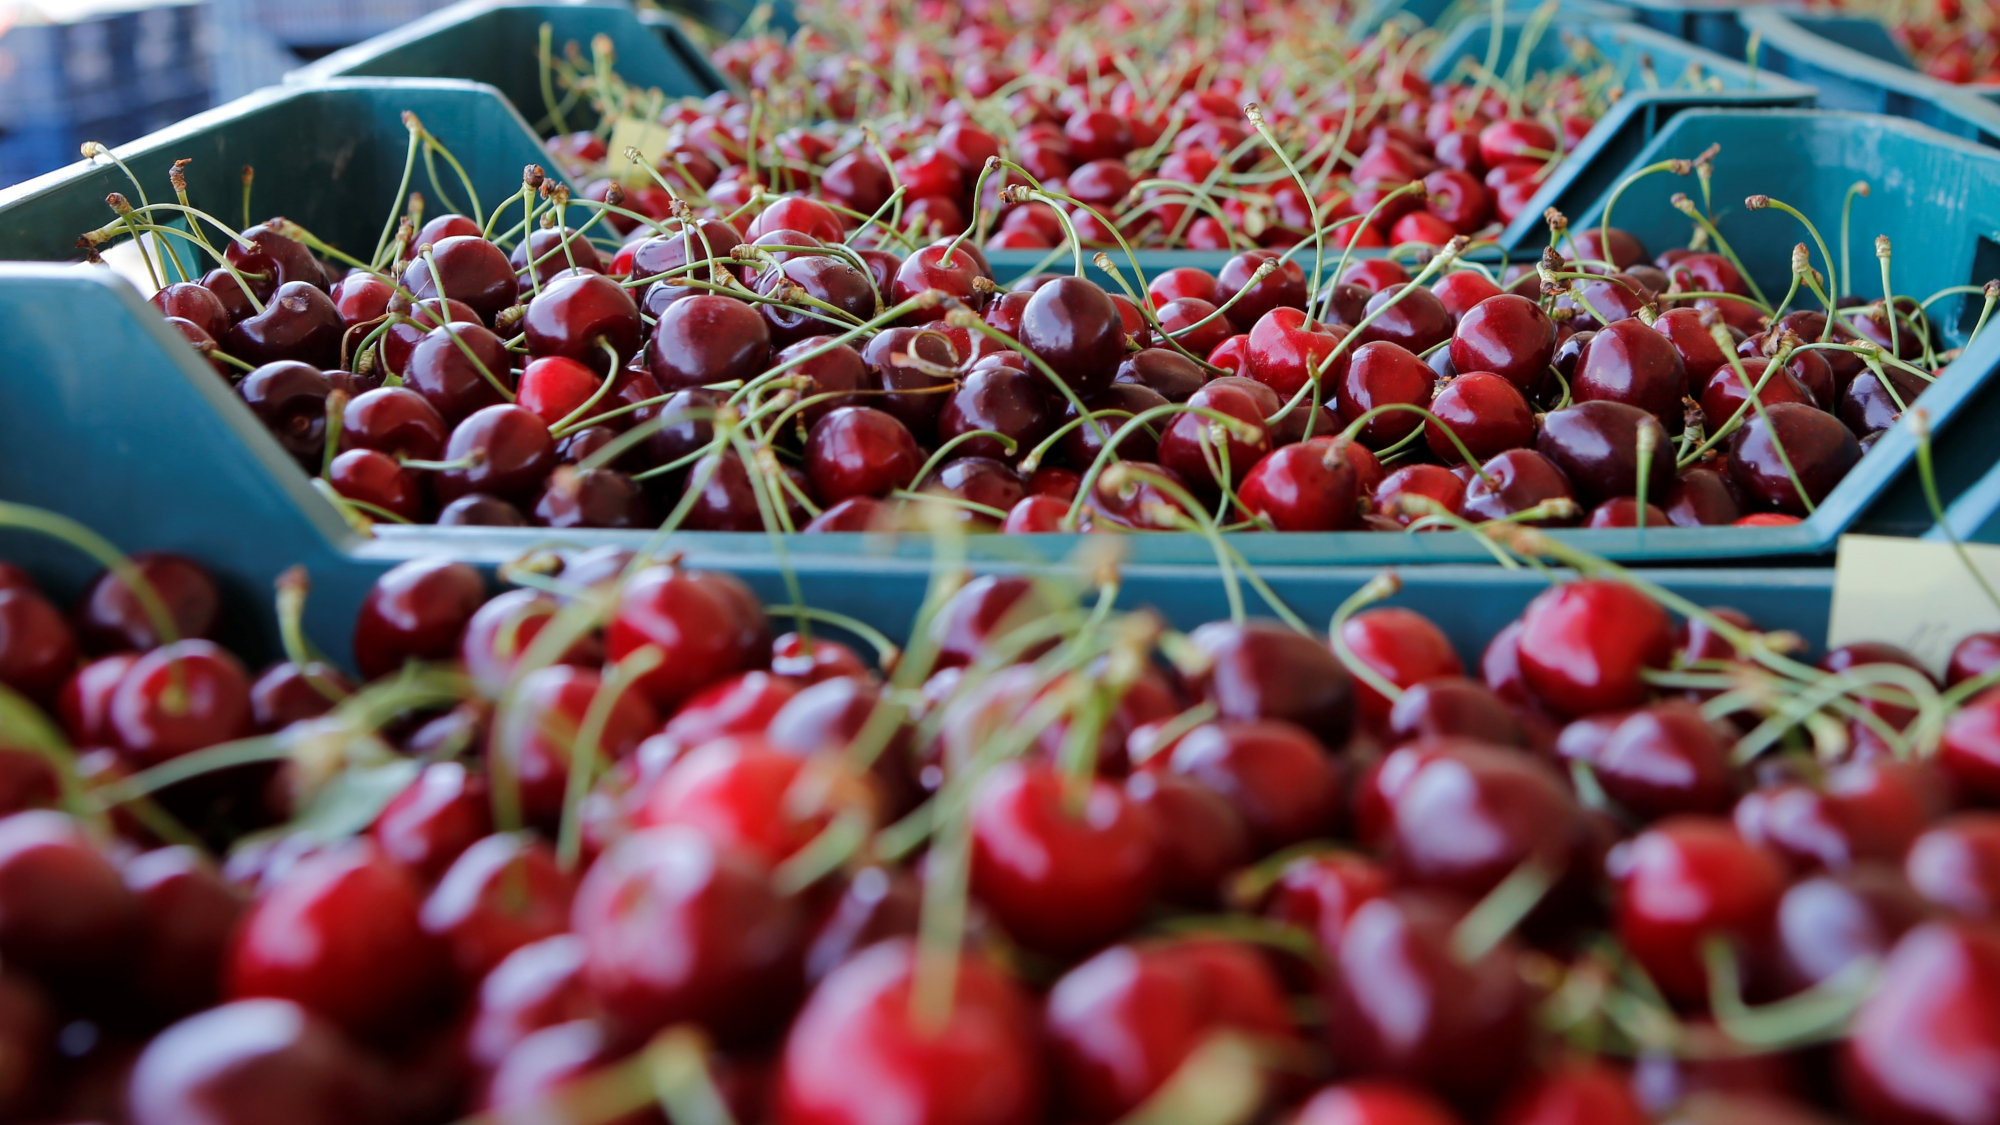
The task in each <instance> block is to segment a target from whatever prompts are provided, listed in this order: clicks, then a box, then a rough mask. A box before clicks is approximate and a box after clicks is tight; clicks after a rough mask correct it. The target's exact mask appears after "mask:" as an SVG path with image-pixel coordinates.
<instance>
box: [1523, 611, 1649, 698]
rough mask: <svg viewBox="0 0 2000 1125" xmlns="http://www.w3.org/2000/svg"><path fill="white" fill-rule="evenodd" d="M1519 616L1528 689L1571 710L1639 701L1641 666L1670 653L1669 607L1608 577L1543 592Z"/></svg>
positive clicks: (1642, 694) (1642, 685)
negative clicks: (1665, 607) (1662, 607)
mask: <svg viewBox="0 0 2000 1125" xmlns="http://www.w3.org/2000/svg"><path fill="white" fill-rule="evenodd" d="M1521 622H1522V629H1521V639H1520V653H1521V656H1520V660H1521V672H1522V674H1523V676H1524V678H1525V680H1526V683H1527V685H1528V687H1529V688H1530V689H1531V690H1532V691H1533V692H1534V693H1535V695H1536V696H1537V697H1538V698H1539V699H1540V700H1541V701H1542V702H1544V703H1546V704H1548V705H1549V706H1550V707H1551V708H1553V709H1555V710H1556V711H1558V712H1560V713H1563V714H1568V715H1587V714H1590V713H1592V712H1596V711H1606V710H1611V709H1614V708H1619V707H1631V706H1635V705H1637V704H1639V703H1641V702H1644V700H1645V698H1646V694H1647V688H1646V683H1645V681H1644V680H1643V679H1641V678H1640V673H1641V671H1643V670H1644V669H1647V668H1663V667H1665V666H1666V664H1667V660H1668V657H1669V656H1670V655H1671V654H1672V651H1673V641H1674V634H1673V625H1672V623H1671V622H1670V621H1669V620H1668V618H1667V614H1666V611H1665V610H1663V609H1661V608H1660V607H1659V605H1658V604H1657V603H1655V602H1654V601H1653V600H1652V599H1650V598H1648V597H1646V596H1645V595H1644V594H1641V593H1639V592H1638V591H1636V590H1634V589H1632V588H1631V587H1629V586H1626V585H1624V584H1622V583H1618V582H1613V581H1608V580H1602V579H1585V580H1583V581H1579V582H1572V583H1568V584H1566V585H1562V586H1557V587H1555V588H1553V589H1551V590H1548V591H1546V592H1544V593H1542V594H1541V595H1539V596H1537V597H1536V598H1535V600H1534V601H1532V602H1530V603H1529V604H1528V608H1527V610H1526V611H1525V612H1524V613H1523V614H1522V615H1521Z"/></svg>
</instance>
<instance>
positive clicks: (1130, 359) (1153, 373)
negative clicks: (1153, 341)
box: [1117, 348, 1208, 402]
mask: <svg viewBox="0 0 2000 1125" xmlns="http://www.w3.org/2000/svg"><path fill="white" fill-rule="evenodd" d="M1117 381H1118V382H1120V383H1136V384H1138V385H1140V386H1144V387H1150V388H1152V389H1153V390H1155V391H1158V392H1159V394H1160V397H1161V398H1164V399H1166V400H1167V401H1168V402H1186V401H1187V400H1188V399H1190V398H1192V397H1193V396H1194V393H1195V392H1196V391H1198V390H1200V389H1201V386H1202V384H1203V383H1205V382H1207V381H1208V374H1207V372H1205V371H1203V370H1202V369H1201V367H1200V366H1199V365H1197V364H1196V363H1195V361H1193V360H1191V359H1189V358H1188V357H1186V356H1184V355H1182V354H1180V353H1179V352H1176V351H1169V350H1168V349H1166V348H1143V349H1141V350H1139V351H1136V352H1133V353H1131V354H1130V355H1127V356H1126V357H1125V359H1124V361H1123V362H1121V363H1119V365H1118V376H1117Z"/></svg>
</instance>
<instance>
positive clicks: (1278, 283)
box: [1215, 250, 1306, 332]
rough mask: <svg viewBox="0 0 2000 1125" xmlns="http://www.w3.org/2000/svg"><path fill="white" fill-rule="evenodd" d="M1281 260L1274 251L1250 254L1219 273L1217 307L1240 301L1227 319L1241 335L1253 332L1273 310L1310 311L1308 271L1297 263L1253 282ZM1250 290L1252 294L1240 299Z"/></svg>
mask: <svg viewBox="0 0 2000 1125" xmlns="http://www.w3.org/2000/svg"><path fill="white" fill-rule="evenodd" d="M1280 257H1281V255H1280V254H1279V253H1278V252H1277V251H1274V250H1246V251H1244V252H1243V253H1241V254H1238V255H1236V256H1235V257H1233V258H1231V259H1229V260H1228V261H1226V262H1224V263H1223V264H1222V269H1220V270H1218V271H1217V272H1216V275H1215V297H1216V300H1215V303H1216V304H1218V305H1220V304H1222V303H1223V302H1225V301H1228V300H1230V299H1231V298H1232V297H1233V298H1236V301H1235V303H1234V304H1232V305H1230V306H1229V309H1228V311H1227V312H1226V313H1225V314H1224V315H1226V316H1227V317H1228V318H1229V321H1230V323H1231V324H1234V325H1235V326H1236V330H1237V331H1238V332H1249V331H1250V330H1251V329H1252V328H1253V327H1255V326H1256V324H1257V322H1258V321H1259V320H1262V319H1263V318H1264V314H1265V313H1267V312H1270V311H1271V310H1272V309H1275V308H1294V309H1303V308H1305V307H1306V274H1305V267H1303V266H1301V265H1300V264H1299V263H1298V261H1297V260H1296V259H1293V260H1290V261H1285V262H1283V263H1282V264H1280V265H1279V266H1278V267H1277V268H1276V269H1274V270H1273V271H1272V272H1271V273H1270V274H1268V275H1267V276H1265V278H1264V279H1263V280H1262V281H1255V282H1253V281H1252V279H1253V278H1254V277H1255V276H1256V274H1257V269H1258V267H1259V266H1261V265H1263V264H1264V263H1265V262H1267V261H1274V260H1277V259H1278V258H1280ZM1246 287H1247V288H1248V289H1249V290H1250V291H1249V292H1247V293H1242V295H1241V296H1238V294H1239V293H1240V292H1241V291H1242V290H1243V289H1245V288H1246Z"/></svg>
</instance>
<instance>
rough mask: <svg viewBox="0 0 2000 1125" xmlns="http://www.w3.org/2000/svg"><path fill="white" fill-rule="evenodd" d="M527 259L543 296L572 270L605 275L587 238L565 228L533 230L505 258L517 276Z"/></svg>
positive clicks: (601, 259)
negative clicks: (532, 266)
mask: <svg viewBox="0 0 2000 1125" xmlns="http://www.w3.org/2000/svg"><path fill="white" fill-rule="evenodd" d="M426 225H428V224H426ZM470 233H473V234H477V233H478V232H477V231H472V232H470ZM417 245H419V246H421V245H423V242H422V241H419V242H418V243H417ZM530 256H532V257H533V258H534V262H535V280H536V281H539V282H540V283H541V284H542V286H543V289H544V292H546V290H547V287H548V285H549V283H550V282H551V281H553V280H555V279H556V278H558V277H561V276H562V275H564V274H567V273H570V272H571V271H572V270H574V271H575V272H577V273H592V274H602V273H604V272H605V270H604V258H603V256H602V255H600V254H599V253H598V252H597V247H595V246H592V245H591V244H590V240H589V239H588V238H586V237H584V236H582V235H580V234H578V233H577V232H576V231H574V230H572V229H570V228H569V227H564V228H562V229H561V230H560V231H558V230H555V229H553V228H549V227H538V228H536V229H535V230H534V231H533V232H532V233H530V234H529V235H528V237H527V239H526V240H524V241H522V242H520V243H519V244H517V245H516V246H515V247H514V251H513V253H511V254H509V255H507V264H509V265H511V266H513V267H514V272H515V273H516V274H517V275H525V274H526V273H527V272H528V259H529V258H530ZM572 261H574V262H575V265H574V266H572V265H571V264H570V263H571V262H572ZM540 299H541V298H540V297H536V298H535V300H540ZM531 305H532V302H531Z"/></svg>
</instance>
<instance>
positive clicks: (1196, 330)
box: [1157, 297, 1236, 356]
mask: <svg viewBox="0 0 2000 1125" xmlns="http://www.w3.org/2000/svg"><path fill="white" fill-rule="evenodd" d="M1215 309H1216V306H1215V305H1214V304H1213V303H1212V302H1209V301H1205V300H1201V299H1199V298H1195V297H1178V298H1175V299H1174V300H1171V301H1168V302H1167V303H1165V304H1163V305H1161V306H1160V308H1159V312H1158V314H1157V317H1158V320H1159V322H1160V328H1161V330H1163V331H1164V332H1166V334H1167V335H1169V336H1172V337H1173V338H1174V340H1175V342H1177V343H1179V344H1180V346H1181V347H1183V348H1186V349H1187V350H1188V351H1190V352H1192V353H1194V354H1195V355H1198V356H1207V355H1208V354H1209V353H1210V352H1213V351H1214V350H1215V349H1216V348H1218V347H1221V346H1222V344H1223V342H1224V341H1226V340H1228V339H1229V337H1230V336H1232V335H1234V334H1235V331H1236V328H1235V325H1233V324H1231V323H1230V320H1229V318H1228V316H1226V315H1216V312H1215Z"/></svg>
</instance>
